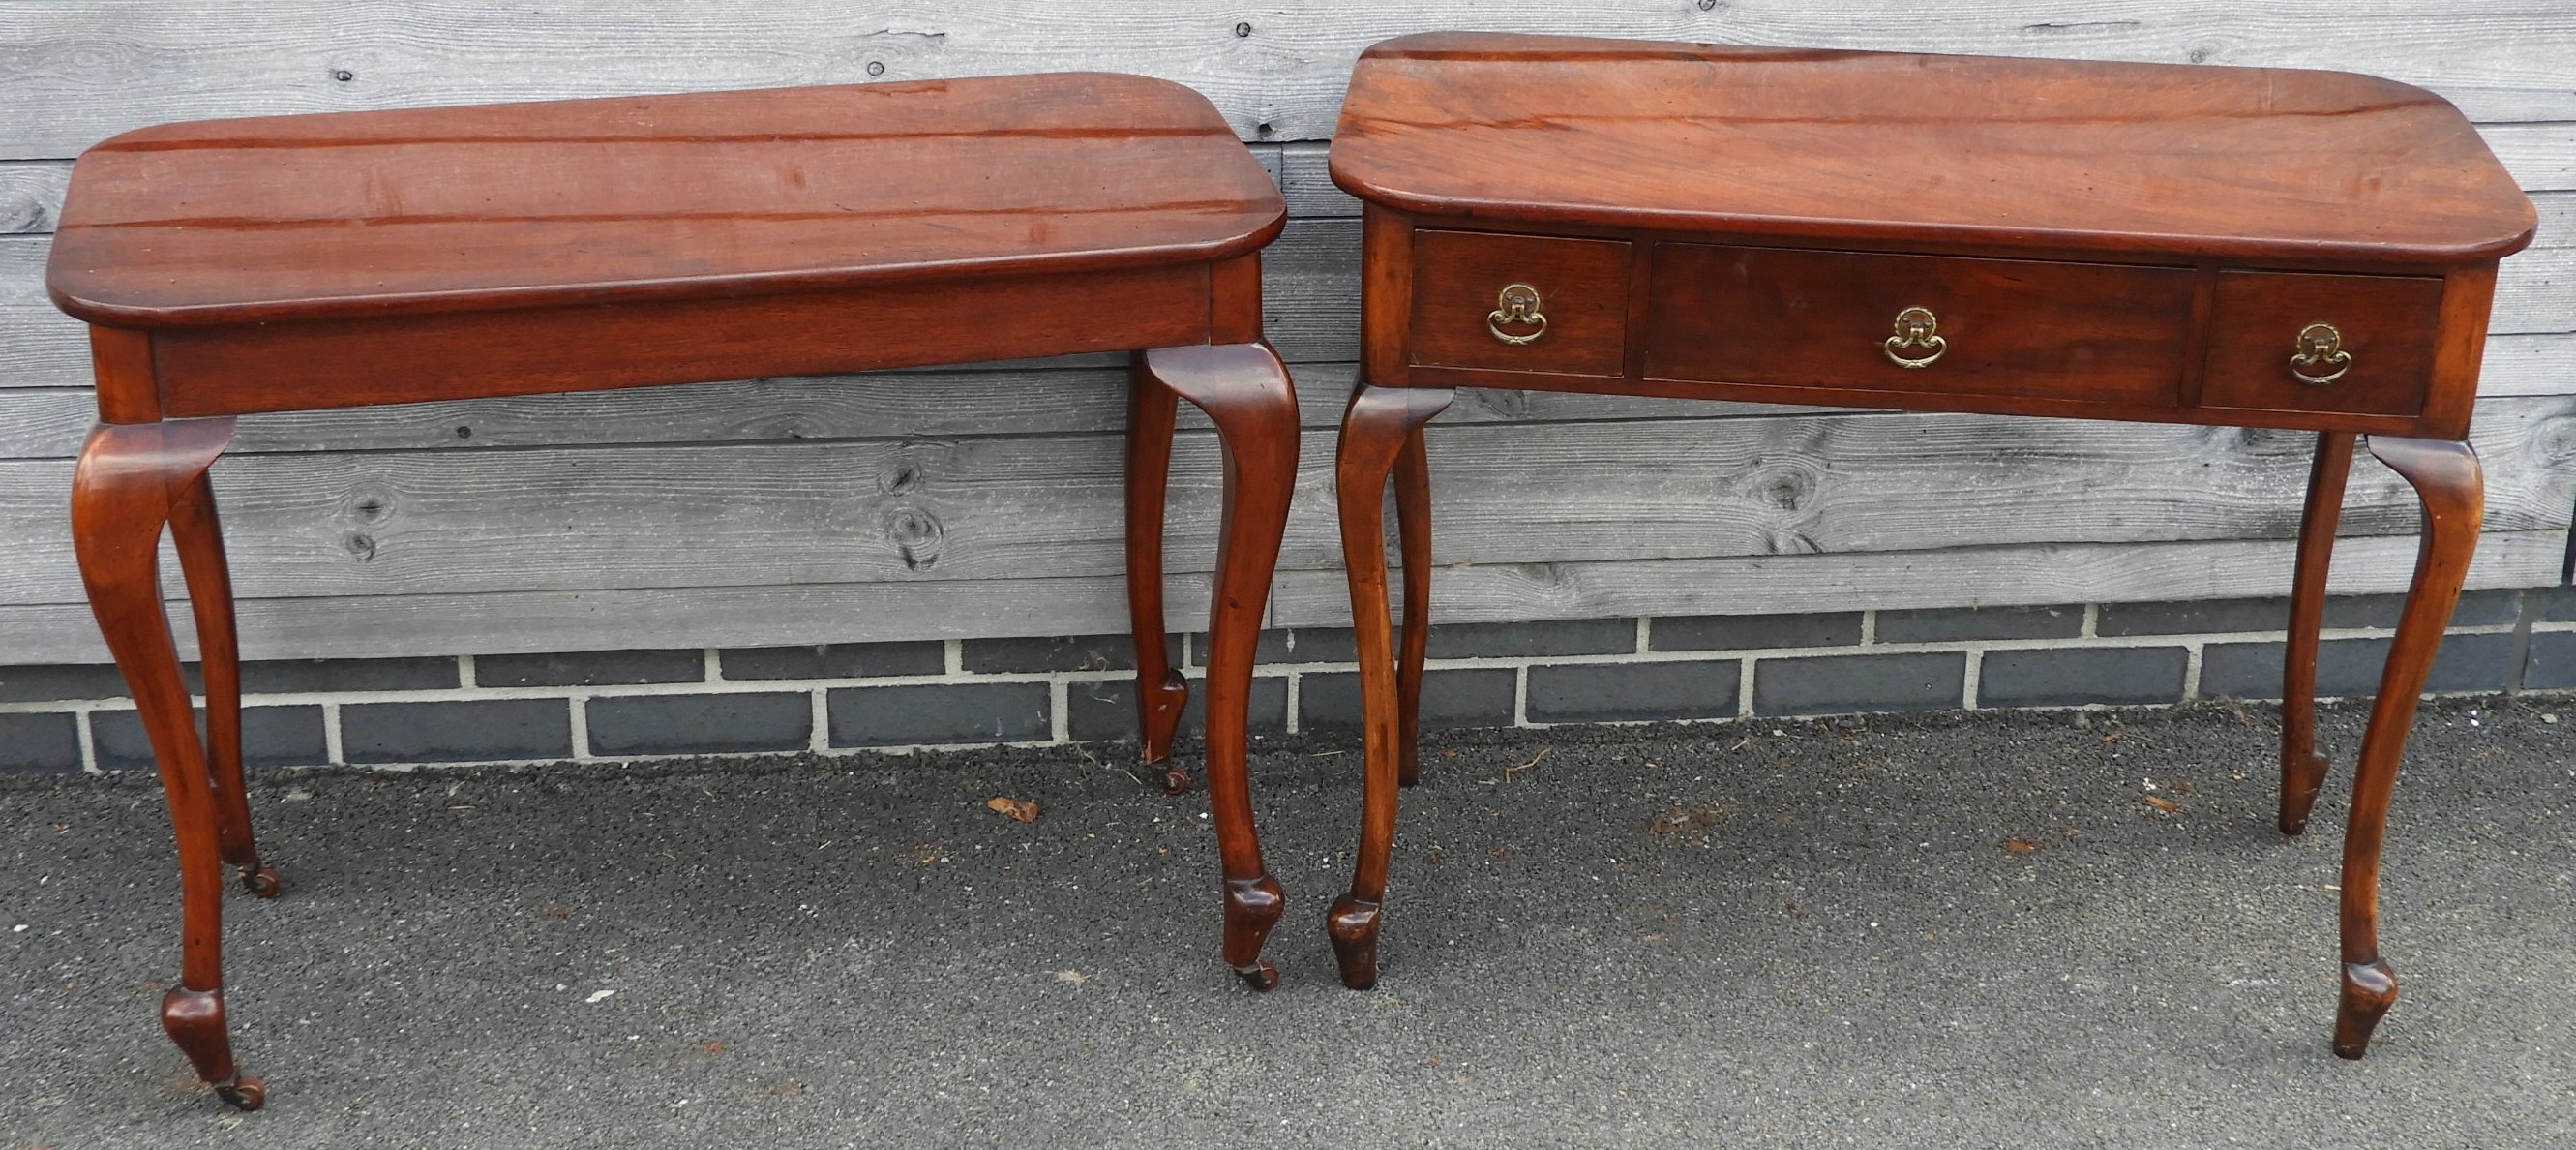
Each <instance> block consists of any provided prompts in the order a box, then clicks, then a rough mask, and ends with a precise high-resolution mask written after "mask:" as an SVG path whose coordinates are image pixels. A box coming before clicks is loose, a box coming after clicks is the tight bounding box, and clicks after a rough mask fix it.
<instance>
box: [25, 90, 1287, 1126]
mask: <svg viewBox="0 0 2576 1150" xmlns="http://www.w3.org/2000/svg"><path fill="white" fill-rule="evenodd" d="M1285 216H1286V209H1285V205H1284V204H1283V202H1282V201H1281V198H1280V195H1279V192H1278V189H1277V188H1276V186H1275V185H1274V184H1273V183H1272V182H1271V180H1270V178H1269V177H1268V175H1267V174H1266V173H1265V172H1264V171H1263V170H1262V168H1261V165H1260V164H1259V163H1258V162H1257V161H1256V160H1255V159H1254V158H1253V157H1252V155H1251V153H1250V152H1249V151H1248V150H1246V149H1245V148H1244V147H1243V145H1242V144H1241V142H1239V141H1238V140H1237V139H1236V138H1235V136H1234V133H1233V132H1232V130H1231V129H1230V128H1228V126H1227V125H1226V123H1225V121H1224V119H1223V118H1222V117H1220V116H1219V115H1218V114H1217V112H1216V110H1215V109H1214V108H1213V107H1211V106H1210V105H1209V104H1208V102H1207V101H1206V100H1205V99H1204V98H1202V97H1200V96H1199V95H1198V94H1196V93H1194V92H1192V91H1190V90H1189V89H1187V88H1184V87H1181V86H1179V85H1176V84H1171V83H1166V82H1163V81H1157V80H1150V79H1144V78H1139V77H1132V76H1111V75H1092V74H1066V75H1045V76H1023V77H1008V78H996V79H983V80H957V81H945V82H930V83H905V84H876V85H858V86H848V87H829V88H804V89H776V90H769V91H752V92H719V93H706V94H698V95H685V96H654V97H635V98H625V99H605V100H577V101H566V102H557V103H538V104H515V105H496V106H489V107H464V108H439V109H423V110H416V111H390V112H363V113H345V114H331V115H315V116H288V117H274V118H265V119H246V120H227V121H214V122H205V123H193V124H173V125H168V126H163V127H156V128H147V129H144V130H141V131H135V132H129V133H126V134H124V135H121V136H118V137H115V138H114V139H111V140H108V141H106V142H104V143H102V144H100V145H98V146H97V147H96V148H93V149H91V150H90V151H89V152H87V153H85V154H84V155H83V156H82V157H81V158H80V160H79V161H78V162H77V163H76V164H75V166H74V167H73V170H72V177H71V184H70V191H69V195H68V198H67V200H66V203H65V206H64V210H63V217H62V222H61V226H60V229H59V231H58V233H57V235H56V238H55V241H54V245H53V250H52V256H51V261H50V263H49V265H48V268H47V284H48V287H49V289H50V290H51V292H52V295H53V298H54V300H55V302H56V303H57V304H58V305H59V306H60V307H61V308H62V309H63V310H64V311H66V312H68V313H70V314H71V315H73V316H74V317H76V318H79V319H81V320H85V321H87V322H88V323H89V324H90V325H91V342H92V348H93V352H94V362H95V370H96V375H97V382H98V398H99V415H100V419H101V421H102V422H101V426H100V427H99V428H98V429H97V430H96V431H95V432H93V434H92V435H91V437H90V440H89V442H88V444H87V446H86V447H85V448H84V449H83V452H82V456H81V460H80V463H79V466H78V468H77V470H76V473H75V478H74V485H73V486H74V490H73V501H72V520H73V536H74V542H75V547H76V550H77V553H78V555H79V559H80V564H81V571H82V576H83V580H84V582H85V584H86V585H87V589H88V593H89V598H90V603H91V606H92V608H93V610H94V611H95V613H96V614H97V616H98V619H99V622H100V625H101V629H102V631H103V632H104V634H105V636H106V638H107V640H108V645H109V647H110V649H111V651H112V652H113V653H114V654H115V656H116V659H117V662H118V665H119V667H120V669H121V670H122V671H123V672H124V674H125V677H126V681H127V684H128V687H129V689H130V690H131V691H132V693H133V696H134V699H135V701H136V708H137V710H138V712H139V713H140V715H141V717H142V720H143V723H144V725H145V728H146V730H147V732H148V733H149V735H150V737H151V740H152V746H153V752H154V756H155V759H156V761H157V764H158V767H159V770H160V773H161V778H162V782H163V784H164V789H165V791H166V793H167V796H168V799H169V803H170V807H171V815H172V822H173V824H174V827H175V829H176V831H177V837H178V840H179V857H180V869H181V879H182V887H183V902H184V908H185V915H184V918H185V924H184V925H185V929H184V946H183V951H182V977H181V979H180V985H179V987H178V988H177V989H175V990H172V991H171V992H170V993H169V995H168V996H167V997H166V998H165V1000H164V1002H163V1006H162V1021H163V1025H164V1026H165V1028H166V1029H168V1031H169V1032H170V1035H171V1037H172V1038H173V1039H174V1040H175V1041H177V1043H178V1044H179V1045H180V1047H181V1048H182V1049H183V1050H184V1051H185V1052H186V1053H187V1055H188V1056H189V1058H190V1059H191V1061H192V1062H194V1064H195V1066H196V1069H197V1071H198V1075H199V1077H200V1078H202V1079H203V1080H205V1081H207V1082H209V1083H212V1084H214V1086H215V1088H216V1089H217V1091H218V1092H220V1093H221V1094H222V1095H223V1096H224V1097H225V1098H226V1099H227V1100H228V1101H231V1102H233V1103H234V1104H236V1105H239V1106H243V1107H245V1108H248V1107H256V1106H257V1105H259V1104H260V1102H261V1101H262V1099H263V1098H264V1096H265V1091H264V1087H263V1086H262V1085H261V1083H260V1082H259V1080H257V1079H255V1078H246V1077H243V1076H241V1075H240V1073H239V1070H238V1068H237V1067H236V1066H235V1064H234V1059H233V1053H232V1047H231V1042H230V1038H229V1033H228V1027H227V1023H226V1019H225V1011H224V1002H223V977H222V957H221V942H220V938H221V927H222V920H221V911H222V902H223V890H224V885H225V884H224V881H223V873H222V872H223V869H224V867H225V866H226V865H229V866H231V867H232V868H234V869H235V870H236V871H237V872H238V873H239V875H240V877H241V878H242V880H243V882H244V883H245V884H246V885H247V886H248V887H249V889H250V890H251V892H252V893H254V894H259V895H262V896H268V895H274V894H275V893H276V892H277V890H278V887H279V879H278V876H277V872H276V870H275V868H273V867H270V866H268V865H267V864H266V863H265V862H263V860H262V857H261V854H260V852H259V849H258V847H257V846H256V845H255V843H254V841H253V836H252V833H251V826H250V818H249V812H248V808H247V806H246V804H245V802H244V798H243V788H242V771H241V749H240V684H239V668H238V642H237V640H236V637H235V635H234V620H233V615H234V612H233V603H232V589H231V585H230V575H229V573H228V571H227V568H226V564H225V561H224V552H223V544H222V538H221V533H220V529H219V527H218V524H217V517H216V513H215V504H214V494H213V490H214V489H213V486H212V484H211V483H210V482H209V480H208V478H207V468H208V467H209V466H210V465H211V464H213V462H214V461H215V459H216V457H217V456H218V455H219V454H220V453H221V452H222V451H223V449H224V447H225V445H226V444H227V443H228V442H229V440H230V438H231V435H232V430H233V422H234V419H233V417H234V416H236V415H240V414H244V413H251V412H264V411H287V410H307V409H314V408H332V407H351V406H360V405H367V404H379V403H396V402H407V401H415V400H446V399H461V398H481V397H490V396H503V395H523V394H532V393H538V392H559V391H578V390H592V389H600V388H615V387H638V386H651V385H660V384H673V383H691V382H700V381H709V380H723V379H739V378H747V377H755V376H772V375H787V374H798V375H805V374H822V373H829V372H845V371H858V370H863V369H871V368H885V367H900V366H910V365H921V364H939V363H960V362H970V361H982V360H995V359H1009V358H1018V357H1025V356H1041V355H1058V354H1069V353H1077V352H1097V351H1128V352H1131V353H1134V358H1133V363H1134V370H1133V372H1132V373H1131V381H1130V389H1129V415H1130V418H1129V429H1128V447H1127V470H1128V474H1127V482H1126V491H1127V499H1126V505H1127V518H1126V525H1125V526H1126V532H1125V534H1126V556H1127V568H1128V600H1129V610H1130V616H1131V619H1132V621H1133V628H1134V633H1135V638H1136V651H1137V673H1138V691H1137V695H1138V711H1139V723H1140V726H1141V729H1142V743H1143V752H1144V758H1145V760H1146V761H1147V762H1148V763H1156V762H1162V763H1164V764H1165V765H1164V767H1163V769H1162V770H1161V771H1160V772H1159V775H1160V777H1161V778H1162V780H1163V782H1164V785H1165V786H1166V787H1168V788H1171V789H1175V790H1177V789H1180V788H1182V787H1184V786H1186V785H1187V783H1188V781H1189V776H1188V774H1187V773H1186V772H1185V771H1183V770H1182V769H1181V768H1180V767H1179V766H1178V765H1177V764H1173V763H1170V762H1168V761H1167V760H1168V757H1169V755H1170V753H1171V747H1172V742H1173V737H1174V732H1175V730H1176V728H1177V727H1178V725H1179V723H1180V719H1181V714H1182V709H1183V705H1184V702H1185V700H1186V698H1187V696H1188V690H1189V689H1188V685H1187V683H1186V681H1185V680H1184V679H1183V678H1182V676H1181V675H1180V674H1179V672H1178V671H1177V670H1176V669H1174V668H1172V667H1170V666H1169V665H1168V664H1167V662H1166V660H1165V656H1164V652H1165V642H1164V639H1165V625H1164V619H1163V598H1162V595H1163V592H1162V532H1163V523H1162V518H1163V507H1164V486H1165V482H1166V479H1167V476H1168V471H1169V467H1170V460H1171V450H1172V434H1173V426H1174V420H1175V419H1176V417H1177V408H1178V404H1179V402H1180V401H1181V400H1188V401H1190V402H1191V403H1193V404H1196V405H1198V406H1199V407H1201V408H1202V409H1204V410H1206V412H1207V413H1208V415H1209V416H1210V418H1211V420H1212V421H1213V422H1214V423H1215V424H1216V426H1217V430H1218V433H1219V436H1220V438H1221V439H1222V441H1223V444H1224V447H1225V451H1226V468H1227V478H1228V482H1227V486H1226V494H1225V500H1224V516H1225V520H1224V527H1223V529H1222V531H1221V543H1220V552H1219V556H1218V562H1217V571H1216V577H1215V587H1214V589H1213V590H1214V594H1213V596H1212V598H1213V605H1212V609H1211V614H1212V617H1211V619H1210V622H1209V633H1210V636H1211V643H1210V655H1209V660H1208V675H1207V681H1206V682H1207V690H1208V706H1207V712H1206V716H1207V745H1206V757H1207V772H1206V774H1207V781H1208V792H1209V800H1210V802H1211V805H1212V807H1213V813H1214V815H1215V823H1216V827H1217V833H1218V839H1219V845H1220V850H1221V854H1222V855H1223V863H1224V881H1223V883H1222V897H1223V908H1224V917H1223V923H1224V951H1225V957H1226V961H1227V962H1228V963H1229V965H1231V966H1233V968H1234V969H1235V970H1236V971H1237V972H1238V973H1240V974H1242V975H1243V976H1244V978H1245V979H1246V980H1247V981H1249V982H1251V983H1252V984H1253V985H1254V986H1255V987H1258V988H1267V987H1268V986H1269V985H1270V984H1271V982H1272V981H1273V980H1274V978H1275V974H1274V973H1273V971H1272V970H1271V968H1270V967H1269V965H1268V964H1267V963H1264V962H1262V961H1261V958H1260V951H1261V947H1262V944H1263V941H1264V939H1265V937H1266V936H1267V934H1268V931H1269V929H1270V926H1271V924H1272V923H1273V922H1274V921H1276V919H1277V917H1278V914H1279V907H1280V905H1281V902H1280V894H1279V889H1278V884H1277V883H1276V882H1274V881H1273V880H1272V879H1271V878H1270V877H1269V875H1268V874H1267V872H1266V871H1265V869H1264V867H1263V864H1262V860H1261V855H1260V848H1259V844H1258V841H1257V839H1256V838H1255V835H1254V831H1253V824H1252V813H1251V805H1250V801H1249V799H1248V797H1247V793H1246V784H1245V779H1244V754H1245V748H1244V738H1245V733H1244V726H1245V708H1246V704H1247V697H1248V694H1249V690H1250V682H1251V673H1252V659H1253V645H1254V642H1255V640H1256V638H1257V635H1258V632H1259V629H1260V625H1261V619H1262V613H1263V607H1264V603H1265V600H1266V596H1267V593H1268V590H1269V582H1270V575H1271V571H1272V568H1273V566H1274V564H1275V561H1276V559H1277V555H1278V549H1279V540H1280V535H1281V532H1282V530H1283V528H1284V524H1285V521H1286V514H1287V500H1288V491H1289V490H1290V489H1291V488H1292V487H1293V485H1294V478H1295V468H1296V458H1297V410H1296V401H1295V396H1294V394H1293V393H1292V391H1291V389H1290V386H1289V382H1288V377H1287V374H1286V372H1285V371H1284V370H1283V369H1282V368H1281V366H1280V364H1279V362H1278V359H1277V357H1276V356H1274V355H1273V354H1272V353H1271V352H1270V351H1269V349H1268V348H1267V347H1266V346H1265V345H1263V344H1262V343H1261V284H1260V266H1259V257H1258V251H1259V249H1260V248H1261V247H1262V246H1263V245H1264V244H1266V243H1268V242H1269V241H1270V240H1271V239H1272V238H1273V237H1275V236H1276V235H1277V234H1278V232H1279V229H1280V227H1281V226H1282V224H1283V222H1284V219H1285ZM724 480H725V477H724V476H721V475H714V476H707V477H706V481H707V482H708V484H709V485H710V486H712V487H716V488H719V489H720V488H721V487H722V485H723V483H724ZM165 528H166V529H167V531H168V533H169V534H170V535H171V536H172V538H173V540H174V542H175V543H176V546H177V551H178V554H179V559H180V564H181V566H182V568H183V570H184V572H185V575H186V581H187V586H188V590H189V597H190V599H191V601H192V602H193V604H194V606H195V608H196V610H195V614H196V620H197V626H198V634H199V647H200V649H201V652H202V658H203V664H204V675H205V692H204V693H205V698H206V709H205V719H204V723H205V730H204V734H203V736H202V737H201V736H200V734H199V732H198V729H197V726H196V725H195V720H194V717H193V715H192V713H191V706H190V700H189V697H188V690H187V688H186V686H185V685H184V682H183V680H182V678H181V675H180V668H179V664H178V661H177V654H176V650H175V644H174V642H173V639H172V637H171V633H170V626H169V621H168V618H167V615H166V612H165V609H164V607H163V604H162V600H161V595H160V584H159V571H158V560H157V556H158V541H159V538H160V536H161V535H162V534H163V532H164V529H165ZM601 640H602V642H603V644H605V645H615V644H616V643H617V642H618V640H617V638H616V636H615V635H614V634H603V635H602V636H601Z"/></svg>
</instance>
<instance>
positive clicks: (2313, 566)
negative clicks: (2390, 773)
mask: <svg viewBox="0 0 2576 1150" xmlns="http://www.w3.org/2000/svg"><path fill="white" fill-rule="evenodd" d="M2352 441H2353V434H2352V433H2351V432H2349V431H2326V432H2320V433H2318V435H2317V458H2316V462H2315V464H2314V465H2312V466H2311V467H2310V469H2309V471H2308V506H2307V510H2306V512H2305V513H2304V514H2302V515H2301V516H2300V517H2299V566H2298V572H2297V574H2296V575H2294V576H2292V577H2291V581H2290V641H2289V645H2288V650H2287V651H2285V652H2284V653H2283V654H2282V659H2281V823H2280V825H2281V833H2283V834H2290V835H2294V834H2298V833H2299V832H2301V831H2304V830H2306V829H2308V812H2309V810H2311V809H2313V808H2314V807H2315V806H2316V805H2317V788H2318V787H2320V786H2322V785H2324V783H2325V779H2326V768H2327V766H2328V764H2327V762H2326V758H2325V756H2323V755H2320V754H2318V753H2317V632H2318V631H2319V630H2320V629H2322V628H2323V627H2324V626H2325V617H2326V568H2327V567H2328V566H2329V565H2331V564H2332V562H2333V560H2334V544H2335V522H2336V520H2337V519H2338V518H2339V517H2340V516H2341V515H2342V514H2343V489H2344V480H2345V477H2347V476H2349V475H2350V474H2351V473H2352Z"/></svg>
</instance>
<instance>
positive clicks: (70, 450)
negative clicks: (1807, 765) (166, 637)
mask: <svg viewBox="0 0 2576 1150" xmlns="http://www.w3.org/2000/svg"><path fill="white" fill-rule="evenodd" d="M2570 342H2571V343H2576V337H2571V338H2570ZM1357 366H1358V365H1356V364H1349V363H1313V364H1299V365H1297V367H1296V368H1295V369H1294V370H1293V372H1292V376H1293V378H1294V379H1295V381H1296V386H1297V396H1298V406H1299V414H1300V417H1301V420H1302V422H1303V424H1304V425H1305V426H1306V427H1307V428H1308V429H1309V430H1310V433H1311V432H1315V431H1324V432H1329V431H1330V430H1331V429H1332V428H1333V427H1335V426H1338V425H1339V424H1340V422H1341V418H1342V408H1343V406H1344V404H1345V403H1346V402H1347V401H1348V399H1349V396H1350V390H1351V384H1352V380H1353V377H1354V376H1355V375H1356V374H1357ZM1126 395H1127V383H1126V373H1125V371H1124V370H1123V369H1118V368H1086V367H1055V366H1048V365H1024V366H1020V367H1018V368H1015V369H1001V370H992V369H987V370H955V371H946V370H942V371H921V372H883V373H872V374H866V375H847V376H821V377H789V378H779V379H760V380H736V381H732V382H727V383H704V384H686V385H682V386H677V387H659V388H642V389H638V390H634V391H611V392H582V393H576V394H571V395H534V396H518V397H513V398H509V399H482V400H460V401H456V402H450V403H407V404H395V405H391V406H386V407H366V408H346V409H341V410H337V411H307V412H285V413H277V414H268V415H251V416H244V417H242V419H241V422H240V429H239V432H238V434H236V435H235V437H234V439H233V444H232V447H231V448H230V451H231V452H232V453H233V454H236V455H241V454H263V453H269V452H280V451H396V450H429V451H450V450H452V451H474V450H482V449H489V448H502V447H548V446H552V447H569V446H613V445H621V444H643V443H773V442H795V441H800V440H802V441H827V440H849V439H887V438H908V437H920V436H954V435H1067V434H1081V433H1118V434H1123V433H1124V432H1125V429H1126V426H1127V403H1126ZM1830 410H1834V409H1832V408H1821V407H1802V406H1798V405H1794V404H1755V403H1712V402H1703V401H1696V400H1681V399H1655V398H1649V397H1642V396H1592V395H1569V394H1565V393H1562V392H1545V391H1533V392H1523V391H1490V390H1484V389H1479V388H1465V389H1461V390H1460V392H1459V398H1458V402H1457V404H1456V405H1455V406H1453V407H1452V408H1451V409H1450V411H1449V413H1448V414H1446V415H1444V416H1442V417H1441V418H1442V419H1443V420H1445V421H1448V422H1453V423H1463V422H1493V421H1506V420H1519V421H1590V420H1613V419H1721V418H1733V417H1741V416H1762V415H1780V414H1784V413H1790V412H1799V411H1830ZM94 415H95V404H94V403H93V401H92V395H91V392H90V390H89V389H88V388H20V389H15V390H0V459H69V458H71V457H72V456H74V455H76V454H78V453H79V451H80V446H81V442H82V440H83V438H84V437H85V436H87V435H88V433H89V427H90V423H91V421H92V418H93V416H94ZM1180 425H1181V427H1182V428H1183V429H1185V430H1199V431H1204V430H1208V429H1210V426H1211V425H1210V424H1209V423H1208V421H1207V417H1206V416H1204V415H1201V414H1200V413H1199V411H1198V409H1197V408H1195V407H1191V406H1189V405H1187V404H1183V405H1182V407H1181V424H1180Z"/></svg>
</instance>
